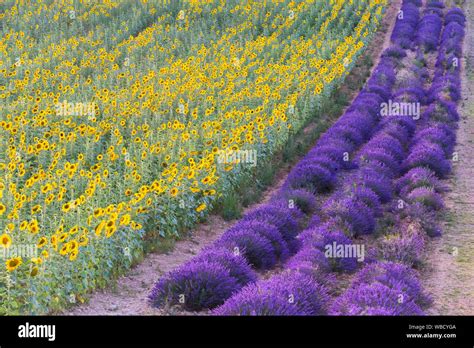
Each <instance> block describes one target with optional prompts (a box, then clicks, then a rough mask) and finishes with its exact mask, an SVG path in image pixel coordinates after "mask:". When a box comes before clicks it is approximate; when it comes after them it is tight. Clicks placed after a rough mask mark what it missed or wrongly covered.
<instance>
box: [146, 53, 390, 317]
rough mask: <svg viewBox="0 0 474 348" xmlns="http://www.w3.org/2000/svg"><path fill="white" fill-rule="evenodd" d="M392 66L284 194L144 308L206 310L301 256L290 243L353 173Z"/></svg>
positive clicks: (295, 173) (158, 290)
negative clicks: (345, 174) (323, 198)
mask: <svg viewBox="0 0 474 348" xmlns="http://www.w3.org/2000/svg"><path fill="white" fill-rule="evenodd" d="M393 69H394V68H393V63H392V62H391V58H390V57H384V58H383V59H382V60H381V62H380V64H379V65H378V68H377V69H376V70H375V73H374V74H373V76H372V78H371V79H370V80H369V81H368V83H367V88H366V89H365V90H363V91H362V92H360V93H359V95H358V96H357V97H356V98H355V100H354V102H353V103H352V105H351V107H350V108H348V109H347V111H346V112H345V114H344V115H343V116H342V117H341V118H340V119H339V120H338V121H337V122H336V123H335V124H334V125H333V126H332V127H331V128H330V129H329V130H328V131H327V132H326V133H325V134H324V135H323V136H322V137H321V138H320V140H319V141H318V143H317V144H316V146H315V147H314V149H313V150H311V151H310V152H309V153H308V155H307V156H306V157H305V158H304V159H303V160H302V161H301V162H300V163H299V164H298V165H296V166H295V167H294V168H293V170H292V171H291V172H290V174H289V176H288V178H287V180H286V182H285V183H284V185H283V188H282V189H281V190H280V191H279V192H278V194H277V195H276V196H275V197H273V198H272V200H271V202H270V203H268V204H264V205H262V206H260V207H258V208H256V209H254V210H252V211H251V212H249V213H248V214H246V215H245V216H244V217H243V218H242V219H241V221H239V222H238V223H237V224H236V225H235V226H234V227H232V228H231V229H229V230H227V231H226V232H225V233H224V234H223V235H222V237H221V238H219V239H218V240H217V241H216V242H215V243H213V245H211V246H210V247H208V248H206V249H205V250H204V251H203V252H202V253H201V254H200V255H198V256H197V257H195V258H193V259H192V260H191V261H189V262H187V263H186V264H184V265H183V266H182V267H180V268H179V269H177V270H175V271H172V272H170V273H169V274H167V275H165V276H163V277H162V278H161V279H160V280H159V281H158V282H157V283H156V284H155V286H154V288H153V290H152V292H151V294H150V296H149V300H150V302H151V304H152V305H153V306H156V307H162V306H168V305H181V306H182V307H184V308H185V309H187V310H202V309H212V308H214V307H216V306H218V305H220V304H222V303H223V302H224V301H225V300H226V299H227V298H229V297H230V296H231V295H232V294H234V293H236V292H238V291H239V290H240V289H241V288H242V287H243V286H245V285H246V284H249V283H254V282H255V281H256V279H257V274H256V272H255V271H258V270H268V269H271V268H273V267H274V266H275V265H276V264H277V263H278V262H284V261H286V260H287V259H288V257H290V256H291V255H293V254H294V253H295V252H296V251H297V250H298V249H299V243H300V241H299V240H298V239H296V236H297V235H298V233H299V232H300V231H301V230H302V227H303V226H304V222H305V220H306V217H307V216H308V215H311V214H312V213H313V212H314V209H315V207H316V198H315V195H316V194H325V193H328V192H330V191H331V190H333V188H334V187H335V185H336V182H337V177H338V175H339V174H340V173H341V172H342V171H345V170H348V169H351V168H352V167H351V161H349V158H350V157H351V156H352V155H353V153H354V151H356V150H357V149H358V148H359V147H360V145H362V144H363V143H364V142H366V141H367V139H369V138H370V137H371V135H372V132H373V131H374V130H375V128H376V125H377V122H378V111H377V110H378V104H379V103H381V102H382V101H384V100H386V98H388V97H389V96H390V91H391V87H392V85H393V83H394V80H395V74H394V70H393Z"/></svg>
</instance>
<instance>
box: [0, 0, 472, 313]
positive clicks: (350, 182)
mask: <svg viewBox="0 0 474 348" xmlns="http://www.w3.org/2000/svg"><path fill="white" fill-rule="evenodd" d="M466 11H467V13H471V11H472V8H470V7H469V5H466V4H465V3H464V2H462V1H451V0H444V1H435V0H423V1H422V0H397V1H389V0H351V1H344V0H329V1H319V0H304V1H288V0H270V1H245V2H244V1H237V0H231V1H217V0H206V1H194V0H176V1H151V0H141V1H132V0H124V1H111V0H107V1H100V2H93V1H88V0H64V1H53V0H41V1H36V2H25V1H21V0H15V1H4V2H2V3H1V4H0V20H1V24H0V99H1V102H0V252H1V253H0V256H1V257H2V266H1V267H0V314H2V315H18V314H21V315H25V314H27V315H43V314H49V315H51V314H67V315H104V314H105V315H117V314H126V315H210V316H216V315H217V316H237V315H238V316H241V315H244V316H254V315H257V316H266V315H270V316H326V315H330V316H340V315H343V316H348V315H349V316H373V315H375V316H418V315H430V314H438V315H444V314H451V315H466V314H467V315H472V314H474V309H473V308H472V306H471V304H472V303H474V294H473V293H472V291H471V290H472V289H473V288H474V284H473V283H472V280H471V279H470V278H469V274H470V272H471V271H472V269H473V268H472V262H470V261H472V258H470V256H469V255H471V254H472V251H473V250H472V246H473V245H474V244H472V237H471V234H472V233H470V232H469V231H470V229H471V228H470V227H472V226H471V222H472V221H471V220H472V219H470V217H471V216H473V215H474V212H472V210H471V208H470V205H469V204H470V203H472V202H471V200H468V201H467V203H466V201H464V200H463V199H462V198H460V197H466V194H464V195H462V192H460V191H465V192H471V191H472V185H471V184H472V180H471V181H469V179H468V178H469V174H468V173H469V170H470V169H469V168H470V164H469V163H470V161H469V158H470V157H469V155H468V153H469V154H470V152H472V151H471V149H470V148H471V147H472V142H471V141H470V140H469V134H470V133H469V130H471V131H472V129H471V128H469V127H472V124H471V123H472V122H470V121H469V118H466V117H469V116H470V115H469V113H470V112H471V111H472V108H471V107H470V106H472V105H471V104H472V103H471V102H472V100H470V99H469V96H470V94H469V89H468V88H469V87H467V86H469V81H471V80H470V79H472V76H471V75H472V61H471V58H472V52H471V50H472V47H471V46H472V45H471V46H469V45H466V41H468V40H467V38H472V35H471V33H470V30H471V28H472V23H471V22H470V20H471V19H470V18H468V17H467V16H466V14H465V12H466ZM465 57H467V58H465ZM464 102H465V103H464ZM466 120H467V121H466ZM463 127H464V128H463ZM461 128H462V129H461ZM458 135H459V136H458ZM460 201H461V202H462V204H463V209H467V210H463V212H464V214H465V215H462V214H460V213H458V210H457V209H460V208H459V204H460V203H459V202H460ZM466 205H467V208H465V206H466ZM453 211H456V212H457V213H454V214H453V213H452V212H453ZM453 231H457V232H453ZM471 232H472V231H471ZM453 251H454V252H455V253H456V254H455V255H454V256H453V257H454V259H453V258H451V256H450V255H449V253H451V254H452V252H453ZM458 253H461V254H460V255H458ZM456 257H457V258H456ZM459 294H463V295H462V296H460V295H459Z"/></svg>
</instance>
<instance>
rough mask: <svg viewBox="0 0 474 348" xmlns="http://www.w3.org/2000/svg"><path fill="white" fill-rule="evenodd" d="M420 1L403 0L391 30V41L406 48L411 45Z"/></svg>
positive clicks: (417, 19) (418, 16)
mask: <svg viewBox="0 0 474 348" xmlns="http://www.w3.org/2000/svg"><path fill="white" fill-rule="evenodd" d="M420 6H421V0H420V1H404V2H403V6H402V8H401V10H400V12H399V14H398V17H397V22H396V23H395V27H394V28H393V32H392V37H391V39H392V42H393V43H394V44H397V45H399V46H400V47H402V48H404V49H407V48H410V47H411V46H412V45H413V41H414V35H415V33H416V27H417V25H418V22H419V20H420V9H419V7H420Z"/></svg>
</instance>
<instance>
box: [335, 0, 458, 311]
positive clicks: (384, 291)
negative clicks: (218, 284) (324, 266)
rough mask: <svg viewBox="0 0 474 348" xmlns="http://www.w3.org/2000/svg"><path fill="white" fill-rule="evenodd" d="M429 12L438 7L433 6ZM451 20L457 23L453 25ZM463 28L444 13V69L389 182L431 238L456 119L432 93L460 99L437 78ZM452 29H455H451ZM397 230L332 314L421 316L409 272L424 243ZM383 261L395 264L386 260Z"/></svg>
mask: <svg viewBox="0 0 474 348" xmlns="http://www.w3.org/2000/svg"><path fill="white" fill-rule="evenodd" d="M431 6H433V3H432V4H429V6H428V8H427V10H428V11H425V12H426V13H430V11H429V10H430V7H431ZM434 8H436V9H439V8H443V6H442V4H441V3H439V2H436V6H434ZM433 13H435V15H436V16H441V14H442V12H438V11H433ZM427 16H432V15H431V14H429V15H427ZM453 22H456V23H457V24H456V25H453V24H452V23H453ZM463 24H464V17H463V15H462V12H461V11H460V10H459V9H453V10H450V11H449V12H448V13H447V15H446V18H445V29H444V33H443V37H442V39H441V45H440V48H439V55H438V63H437V66H445V67H446V69H445V70H444V71H442V70H441V69H437V71H436V76H435V78H434V80H433V84H432V86H431V88H430V90H429V91H428V92H427V95H426V98H427V100H431V104H430V105H429V106H428V107H427V109H426V110H425V112H424V114H423V116H422V118H421V120H420V122H419V124H418V127H417V130H416V132H415V135H414V137H413V139H412V141H411V144H410V147H409V149H410V150H409V153H408V156H407V158H406V160H405V161H404V162H403V164H402V173H405V174H404V175H403V176H402V177H401V178H400V179H399V180H397V181H396V183H395V187H396V192H397V194H398V196H399V197H400V198H402V199H401V200H399V201H398V202H402V204H401V206H400V205H399V206H398V208H402V209H403V211H408V212H409V215H411V217H412V218H415V221H418V222H425V224H424V226H423V228H422V230H425V231H426V232H427V233H429V234H430V235H431V236H436V235H437V234H439V228H436V227H433V225H434V224H433V223H434V219H433V218H432V217H433V214H434V213H435V212H436V211H438V210H440V209H442V208H443V206H444V204H443V202H442V197H441V196H440V195H439V193H440V192H442V191H443V190H444V185H443V184H442V182H441V179H443V178H445V177H446V176H447V175H448V174H449V172H450V171H451V165H450V161H449V159H450V157H451V155H452V151H453V148H454V145H455V133H454V129H455V128H456V121H457V120H458V118H459V117H458V115H457V112H456V104H455V103H454V102H453V99H452V98H451V96H449V97H447V98H446V99H445V98H444V97H442V96H441V95H440V94H436V95H433V91H439V90H443V89H444V88H445V87H447V86H450V91H451V92H452V95H454V96H457V95H460V88H459V86H460V84H450V81H449V79H446V80H444V81H446V82H447V83H446V85H443V76H445V75H446V74H450V72H449V71H450V70H451V67H450V63H449V60H447V59H446V55H445V53H446V51H451V48H452V47H458V48H460V47H461V43H462V38H463V35H464V34H463V29H462V26H463ZM453 27H456V28H455V29H454V30H453ZM435 39H436V38H435V37H433V40H435ZM448 47H449V48H448ZM457 53H458V54H459V53H460V50H458V51H457ZM451 61H452V62H455V60H451ZM457 68H459V66H457ZM457 72H458V73H457V74H456V73H455V74H454V75H451V77H453V76H457V78H459V69H457ZM398 227H402V226H401V225H399V226H398ZM400 232H401V233H400V235H399V236H397V237H395V239H394V238H391V239H388V241H386V242H385V244H382V253H381V257H382V258H383V259H384V260H385V261H383V262H380V261H376V262H374V263H372V264H369V265H368V266H366V267H365V268H363V269H362V270H361V271H360V272H358V273H357V275H356V277H355V279H354V281H353V283H352V285H351V287H350V289H349V290H348V291H347V292H346V293H344V294H343V295H342V296H340V297H339V298H337V299H336V301H334V303H333V305H332V314H346V315H354V314H356V315H360V314H366V315H416V314H424V312H423V310H422V308H423V307H427V306H428V305H429V304H430V302H431V300H430V298H429V296H427V295H426V294H425V293H424V291H423V289H422V287H421V285H420V282H419V280H418V274H417V272H416V271H415V270H413V269H411V268H410V267H413V266H414V265H416V261H418V260H419V255H420V254H421V253H422V251H423V248H424V245H425V243H424V238H423V236H422V235H421V234H420V231H419V230H418V231H417V230H415V231H413V230H405V231H403V230H402V231H400ZM387 259H390V260H391V261H395V262H390V261H388V262H387V261H386V260H387Z"/></svg>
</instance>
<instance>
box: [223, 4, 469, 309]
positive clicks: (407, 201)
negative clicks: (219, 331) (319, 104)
mask: <svg viewBox="0 0 474 348" xmlns="http://www.w3.org/2000/svg"><path fill="white" fill-rule="evenodd" d="M408 3H411V1H410V2H409V1H407V2H406V3H405V4H404V6H408ZM416 5H418V6H419V5H420V4H419V3H418V4H416ZM410 7H411V9H413V11H415V12H416V11H417V9H415V7H413V6H410ZM439 8H442V6H441V5H440V4H439V3H438V2H437V3H433V4H431V3H429V4H428V5H427V8H426V9H425V11H424V13H425V15H424V17H423V18H422V19H421V20H420V22H419V23H417V24H415V26H417V28H418V30H417V32H415V33H414V34H413V40H414V42H413V44H412V43H410V42H405V44H406V47H407V48H408V47H409V48H415V47H418V54H417V55H416V56H417V63H420V60H421V61H423V59H422V58H421V57H423V53H422V51H421V50H424V51H426V52H429V51H431V50H433V45H434V49H436V48H437V47H438V38H436V35H433V32H428V31H427V29H426V22H427V21H428V22H429V21H430V18H432V16H433V15H434V16H440V12H439V11H436V9H439ZM433 9H435V10H433ZM441 14H442V13H441ZM425 18H427V19H425ZM438 19H439V20H436V23H438V22H439V21H441V17H440V18H438ZM453 22H456V24H452V23H453ZM463 23H464V20H463V15H462V12H460V11H459V9H452V10H450V11H449V12H448V13H447V15H446V19H445V23H444V24H445V29H444V32H443V36H442V39H441V45H440V48H439V54H438V60H437V63H436V65H437V67H440V66H444V67H448V68H447V69H445V70H444V71H443V69H441V68H437V70H436V73H435V77H434V79H433V83H432V85H431V88H430V89H429V90H428V92H425V90H424V85H425V84H426V83H427V82H428V81H429V74H428V73H427V69H426V67H425V68H418V66H419V65H417V64H416V65H415V64H414V65H413V67H412V69H411V70H412V72H413V78H412V79H409V80H408V81H404V82H405V83H404V85H402V86H401V87H400V88H399V89H398V90H397V91H396V92H395V93H394V94H393V98H394V102H417V103H420V104H421V105H423V106H424V108H425V111H424V112H423V114H422V116H421V119H420V120H419V122H415V120H414V119H413V118H412V115H409V114H407V115H400V116H397V117H388V118H385V119H384V120H383V121H382V122H381V123H380V125H379V127H378V130H377V132H376V133H375V135H374V136H373V137H372V139H371V140H370V141H369V142H368V143H367V144H366V145H365V146H363V147H362V149H361V150H360V151H359V152H358V158H357V160H356V164H357V167H358V169H357V170H356V171H355V172H354V173H353V174H351V175H350V176H348V177H347V178H346V181H345V185H343V188H342V189H341V190H338V191H337V192H336V193H334V194H333V195H332V197H331V198H330V199H329V200H328V201H327V202H326V204H324V205H323V207H322V211H321V212H320V214H319V215H320V216H323V217H324V219H323V222H321V218H320V217H318V216H316V218H313V221H314V224H313V226H311V228H309V229H307V230H305V231H304V232H303V233H302V234H301V235H300V237H299V239H300V240H301V242H302V248H301V250H300V251H299V252H298V253H297V254H296V255H295V256H293V257H292V258H291V259H290V260H289V262H288V263H287V264H286V268H287V270H286V271H285V272H284V273H282V274H281V275H279V276H276V277H272V278H270V279H268V280H262V281H259V282H257V283H255V284H252V285H249V286H247V287H245V288H244V289H243V290H242V291H241V292H239V293H238V294H236V295H234V296H233V297H232V298H231V299H229V300H228V301H226V303H225V304H224V305H223V306H221V307H219V308H218V309H216V310H215V311H214V313H216V314H219V315H229V314H230V315H235V314H273V315H289V314H290V315H294V314H299V315H305V314H312V315H317V314H325V313H329V314H333V315H341V314H342V315H417V314H423V309H422V308H423V307H426V306H427V305H429V303H430V298H429V296H427V295H426V294H425V293H424V292H423V290H422V288H421V285H420V282H419V280H418V274H417V272H416V271H415V270H412V269H411V268H410V266H413V264H414V262H413V261H414V259H417V258H419V257H420V256H419V254H420V253H421V252H422V249H423V247H424V237H423V236H420V235H419V234H418V235H417V234H416V233H415V234H411V235H410V236H407V235H406V234H405V236H403V237H399V236H396V237H395V238H397V242H393V241H394V240H395V239H394V238H391V239H390V242H388V243H385V244H383V245H382V246H383V247H384V250H383V251H382V255H381V256H380V255H373V256H372V257H370V258H369V260H367V261H368V263H367V265H366V266H365V267H364V268H362V269H361V270H360V271H359V272H357V274H356V275H355V277H354V279H353V282H352V285H351V287H350V288H349V289H348V290H347V291H346V292H345V293H344V294H343V295H341V296H339V297H338V298H337V299H336V300H335V301H331V300H330V297H329V296H328V293H330V292H331V291H332V290H333V289H334V287H335V286H336V284H335V279H334V278H333V277H331V276H328V273H329V272H331V271H344V272H353V271H355V270H356V269H357V262H356V259H355V258H354V257H353V256H350V257H332V256H330V257H329V258H328V256H327V254H325V253H324V251H327V247H328V246H336V245H339V246H349V245H354V244H353V241H351V239H350V238H348V237H347V236H348V235H349V236H352V237H358V236H361V235H366V234H371V233H373V232H374V229H375V227H376V226H375V221H376V219H377V218H380V217H381V216H382V215H383V210H384V209H386V208H387V206H388V207H390V204H388V203H390V202H392V201H393V202H397V203H401V204H402V205H401V207H399V208H401V209H403V212H404V213H403V214H406V212H408V214H411V215H412V216H413V217H415V218H418V220H417V221H420V220H422V218H421V217H422V216H425V219H426V216H431V215H432V213H433V211H436V210H439V209H441V208H442V207H443V204H442V198H441V197H440V196H439V193H440V192H442V190H443V185H442V184H441V181H440V180H441V179H442V178H444V177H445V176H446V175H447V174H449V171H450V164H449V161H448V160H447V159H446V158H447V157H450V156H451V151H452V149H453V147H454V142H455V136H454V127H455V122H456V120H457V114H456V111H455V109H456V105H455V103H453V102H452V101H451V100H453V99H455V98H456V96H458V95H459V94H460V90H459V88H457V87H459V83H458V82H459V80H458V79H459V76H458V74H459V65H456V66H455V67H453V66H452V62H457V61H456V59H451V62H450V61H449V60H446V58H445V57H446V54H450V53H452V52H453V51H456V53H457V54H460V47H461V42H462V37H463V32H462V25H463ZM436 25H437V24H436ZM395 30H400V26H398V27H397V26H396V27H395ZM434 33H436V31H434ZM439 33H440V31H439ZM392 37H394V41H395V42H397V41H398V39H397V37H396V35H394V36H392ZM397 43H398V44H400V42H399V41H398V42H397ZM385 55H388V56H393V57H397V58H401V57H403V56H405V55H406V53H404V52H403V50H402V49H400V48H397V47H392V48H389V49H388V50H387V51H386V52H385ZM458 57H460V56H459V55H455V56H454V57H453V56H451V57H450V58H458ZM456 71H457V73H456ZM443 82H444V83H443ZM407 86H409V87H407ZM446 88H449V92H450V95H448V96H447V98H446V95H445V97H440V94H439V91H440V90H445V89H446ZM434 93H435V94H436V95H433V94H434ZM435 110H436V111H435ZM357 136H361V133H360V132H359V133H358V134H355V135H354V134H352V135H351V137H352V139H357ZM406 149H408V151H406ZM398 178H400V179H398ZM436 191H438V192H436ZM397 195H399V196H400V198H401V200H395V196H397ZM384 204H385V207H384V206H383V205H384ZM398 213H399V214H400V215H402V213H401V212H400V210H398ZM432 222H433V221H431V223H432ZM310 225H311V224H310ZM397 227H401V226H397ZM425 230H426V231H427V232H428V233H430V229H429V228H427V226H425ZM377 256H378V257H377ZM377 258H382V259H383V260H384V261H378V260H377ZM390 258H391V259H392V260H393V262H390V261H385V260H386V259H390ZM296 274H299V276H296ZM329 274H331V273H329ZM303 275H304V276H303ZM278 282H281V283H284V284H287V286H288V289H294V290H293V292H291V291H290V292H289V293H288V292H286V293H285V292H282V291H281V290H280V289H281V288H279V287H278V286H276V285H275V284H276V283H278ZM308 284H312V285H311V286H309V285H308ZM310 288H317V289H318V290H317V291H315V292H314V296H308V294H307V293H305V292H304V291H303V289H310ZM310 304H311V306H310ZM315 304H316V305H315Z"/></svg>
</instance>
